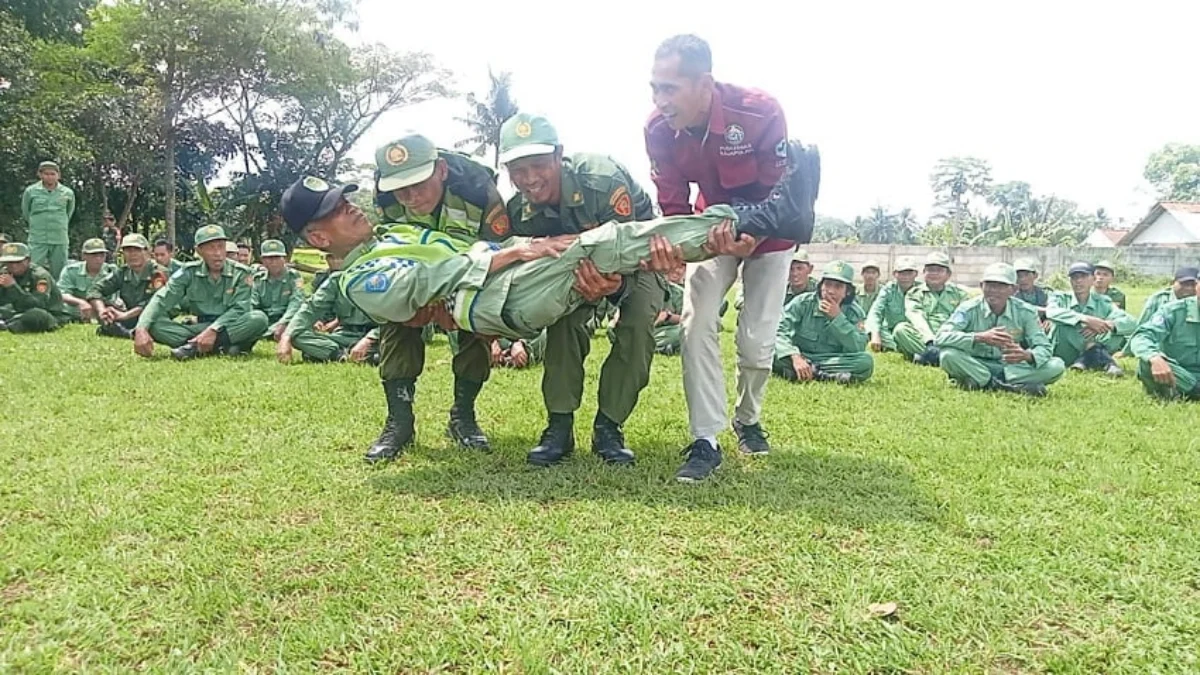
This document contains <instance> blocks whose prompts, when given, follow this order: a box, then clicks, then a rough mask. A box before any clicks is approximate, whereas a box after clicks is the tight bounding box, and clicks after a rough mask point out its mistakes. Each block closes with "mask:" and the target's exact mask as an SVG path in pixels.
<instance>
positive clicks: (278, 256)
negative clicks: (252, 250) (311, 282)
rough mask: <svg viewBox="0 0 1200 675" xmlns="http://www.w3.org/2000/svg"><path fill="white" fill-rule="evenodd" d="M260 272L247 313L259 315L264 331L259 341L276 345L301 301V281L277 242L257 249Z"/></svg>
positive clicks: (282, 247) (285, 249) (267, 243)
mask: <svg viewBox="0 0 1200 675" xmlns="http://www.w3.org/2000/svg"><path fill="white" fill-rule="evenodd" d="M260 257H261V258H262V264H263V269H261V270H259V271H258V272H255V273H254V290H253V291H252V292H251V294H250V311H252V312H257V313H259V314H261V315H262V317H261V318H262V319H263V320H265V321H266V322H267V330H266V331H264V332H263V335H262V339H264V340H274V341H275V342H279V339H280V338H282V337H283V331H284V329H286V328H287V325H288V322H289V321H291V319H292V316H293V315H294V314H295V313H296V310H298V309H300V303H301V302H303V301H304V277H302V276H300V273H299V272H297V271H296V270H294V269H291V268H290V267H288V264H287V262H288V252H287V247H286V246H284V245H283V242H282V241H279V240H278V239H267V240H266V241H264V242H263V243H262V247H261V249H260Z"/></svg>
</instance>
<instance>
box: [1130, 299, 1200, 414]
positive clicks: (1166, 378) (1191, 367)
mask: <svg viewBox="0 0 1200 675" xmlns="http://www.w3.org/2000/svg"><path fill="white" fill-rule="evenodd" d="M1129 348H1130V351H1132V352H1133V355H1134V356H1136V357H1137V358H1138V371H1137V376H1138V379H1139V380H1141V382H1142V386H1143V387H1145V389H1146V393H1148V394H1150V395H1151V396H1154V397H1155V398H1160V399H1164V400H1174V399H1178V398H1184V399H1187V400H1189V401H1200V297H1197V296H1196V295H1192V296H1191V297H1187V298H1184V299H1182V300H1175V301H1173V302H1168V303H1166V304H1165V305H1163V306H1162V307H1160V308H1159V310H1158V312H1156V313H1155V314H1154V317H1153V318H1151V319H1150V320H1149V321H1147V322H1146V323H1143V324H1142V325H1141V326H1138V328H1137V330H1136V331H1135V332H1134V334H1133V338H1132V339H1131V340H1130V341H1129Z"/></svg>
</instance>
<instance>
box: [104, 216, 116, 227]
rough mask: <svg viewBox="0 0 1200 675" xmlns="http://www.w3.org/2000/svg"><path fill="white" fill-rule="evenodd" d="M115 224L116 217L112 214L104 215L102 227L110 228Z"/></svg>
mask: <svg viewBox="0 0 1200 675" xmlns="http://www.w3.org/2000/svg"><path fill="white" fill-rule="evenodd" d="M116 226H117V219H116V218H113V217H112V216H104V229H106V230H111V229H112V228H114V227H116Z"/></svg>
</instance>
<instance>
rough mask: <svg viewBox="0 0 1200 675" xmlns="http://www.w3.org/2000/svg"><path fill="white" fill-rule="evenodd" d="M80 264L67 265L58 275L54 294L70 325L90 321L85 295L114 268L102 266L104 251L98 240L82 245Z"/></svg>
mask: <svg viewBox="0 0 1200 675" xmlns="http://www.w3.org/2000/svg"><path fill="white" fill-rule="evenodd" d="M82 253H83V260H80V261H77V262H73V263H67V266H66V267H64V268H63V271H62V274H60V275H58V290H59V291H61V292H62V294H63V304H64V305H66V307H67V313H68V314H69V315H70V317H71V320H72V321H80V322H83V323H87V322H89V321H91V320H92V318H93V316H92V306H91V305H90V304H89V303H88V301H87V294H88V291H90V290H91V289H92V285H93V284H95V283H96V281H97V280H98V279H101V278H103V277H105V276H107V275H108V274H109V273H110V272H112V271H113V270H115V269H116V268H117V266H116V265H113V264H111V263H107V262H104V261H105V260H106V259H107V258H108V247H106V246H105V245H104V240H102V239H88V240H87V241H85V242H83V248H82Z"/></svg>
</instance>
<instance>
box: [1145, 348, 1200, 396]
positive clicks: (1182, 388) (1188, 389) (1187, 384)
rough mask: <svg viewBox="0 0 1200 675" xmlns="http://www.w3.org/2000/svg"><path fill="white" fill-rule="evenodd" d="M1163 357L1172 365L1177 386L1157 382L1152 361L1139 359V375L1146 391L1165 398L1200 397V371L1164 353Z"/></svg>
mask: <svg viewBox="0 0 1200 675" xmlns="http://www.w3.org/2000/svg"><path fill="white" fill-rule="evenodd" d="M1163 358H1164V359H1166V360H1167V364H1169V365H1170V366H1171V372H1172V373H1174V374H1175V386H1174V387H1168V386H1167V385H1165V384H1159V383H1158V382H1155V381H1154V376H1153V375H1151V374H1150V362H1149V361H1138V369H1137V376H1138V379H1139V380H1141V381H1142V387H1144V388H1145V389H1146V393H1147V394H1150V395H1151V396H1153V397H1155V398H1161V399H1164V400H1171V399H1175V398H1180V397H1183V396H1189V395H1190V396H1193V397H1200V389H1197V385H1200V371H1196V370H1188V369H1187V368H1184V367H1183V366H1181V365H1179V363H1178V362H1177V361H1175V360H1174V359H1172V358H1171V357H1169V356H1166V355H1163Z"/></svg>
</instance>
